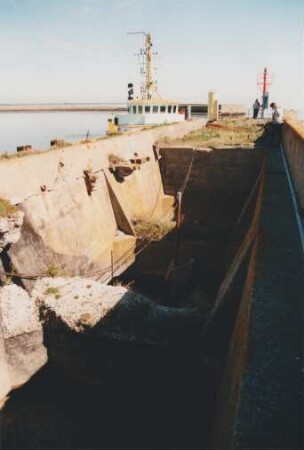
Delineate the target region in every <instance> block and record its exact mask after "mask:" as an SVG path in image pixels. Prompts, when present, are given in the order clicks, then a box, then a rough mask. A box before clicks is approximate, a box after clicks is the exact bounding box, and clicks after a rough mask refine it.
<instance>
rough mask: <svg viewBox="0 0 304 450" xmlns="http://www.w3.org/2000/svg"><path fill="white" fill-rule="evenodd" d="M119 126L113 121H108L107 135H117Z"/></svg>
mask: <svg viewBox="0 0 304 450" xmlns="http://www.w3.org/2000/svg"><path fill="white" fill-rule="evenodd" d="M117 128H118V127H117V125H115V124H114V122H113V119H108V129H107V134H108V135H111V134H117Z"/></svg>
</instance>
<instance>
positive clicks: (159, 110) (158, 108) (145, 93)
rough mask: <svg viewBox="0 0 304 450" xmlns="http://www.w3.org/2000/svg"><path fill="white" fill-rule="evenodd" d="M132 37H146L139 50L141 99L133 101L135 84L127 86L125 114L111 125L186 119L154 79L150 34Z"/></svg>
mask: <svg viewBox="0 0 304 450" xmlns="http://www.w3.org/2000/svg"><path fill="white" fill-rule="evenodd" d="M129 34H143V35H144V45H143V47H142V48H141V49H140V52H139V56H140V58H141V71H140V72H141V75H142V76H143V82H142V85H141V90H140V91H141V98H136V99H134V86H133V83H129V84H128V103H127V111H128V112H127V113H126V114H116V115H114V116H113V119H112V120H111V119H110V121H111V122H112V124H113V126H114V127H121V126H123V127H132V126H144V125H147V126H149V125H150V126H151V125H162V124H169V123H176V122H182V121H183V120H185V109H184V108H180V105H179V102H178V101H175V100H168V99H164V98H162V97H161V96H160V95H159V92H158V86H157V82H156V80H155V79H154V76H153V73H154V55H155V53H154V51H153V43H152V36H151V33H146V32H143V31H140V32H132V33H129Z"/></svg>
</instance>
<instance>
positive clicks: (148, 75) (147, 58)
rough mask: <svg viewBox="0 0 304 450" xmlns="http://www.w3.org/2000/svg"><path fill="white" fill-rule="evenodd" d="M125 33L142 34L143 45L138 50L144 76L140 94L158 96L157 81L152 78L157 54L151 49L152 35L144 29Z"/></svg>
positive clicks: (148, 96)
mask: <svg viewBox="0 0 304 450" xmlns="http://www.w3.org/2000/svg"><path fill="white" fill-rule="evenodd" d="M127 34H143V35H144V36H145V41H144V45H143V47H142V48H141V49H140V51H139V54H138V56H139V58H141V69H140V73H141V75H142V76H143V77H144V81H143V83H142V86H141V94H142V98H143V99H148V100H150V99H152V98H155V97H156V98H159V94H158V92H157V82H156V81H155V80H154V79H153V71H154V66H153V62H154V56H155V55H156V54H157V53H155V52H154V51H153V44H152V37H151V34H150V33H146V32H145V31H130V32H128V33H127Z"/></svg>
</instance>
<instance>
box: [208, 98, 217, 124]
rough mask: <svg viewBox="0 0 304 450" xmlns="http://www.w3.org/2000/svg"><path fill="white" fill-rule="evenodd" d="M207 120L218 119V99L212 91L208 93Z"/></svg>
mask: <svg viewBox="0 0 304 450" xmlns="http://www.w3.org/2000/svg"><path fill="white" fill-rule="evenodd" d="M208 120H218V100H217V93H216V92H214V91H210V92H209V94H208Z"/></svg>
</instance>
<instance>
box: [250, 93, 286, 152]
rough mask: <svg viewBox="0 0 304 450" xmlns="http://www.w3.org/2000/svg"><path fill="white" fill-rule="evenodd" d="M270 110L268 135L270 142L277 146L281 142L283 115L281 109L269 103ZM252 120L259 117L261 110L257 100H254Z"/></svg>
mask: <svg viewBox="0 0 304 450" xmlns="http://www.w3.org/2000/svg"><path fill="white" fill-rule="evenodd" d="M269 106H270V108H271V109H272V123H271V124H269V125H270V126H269V127H268V128H269V131H270V133H269V135H270V140H271V141H272V143H273V144H275V145H278V144H279V143H280V141H281V132H282V124H283V113H282V109H281V108H279V107H278V105H277V104H276V103H274V102H273V103H270V105H269ZM252 109H253V119H257V118H258V115H259V111H260V109H261V104H260V102H259V100H258V99H256V100H255V102H254V104H253V106H252Z"/></svg>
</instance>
